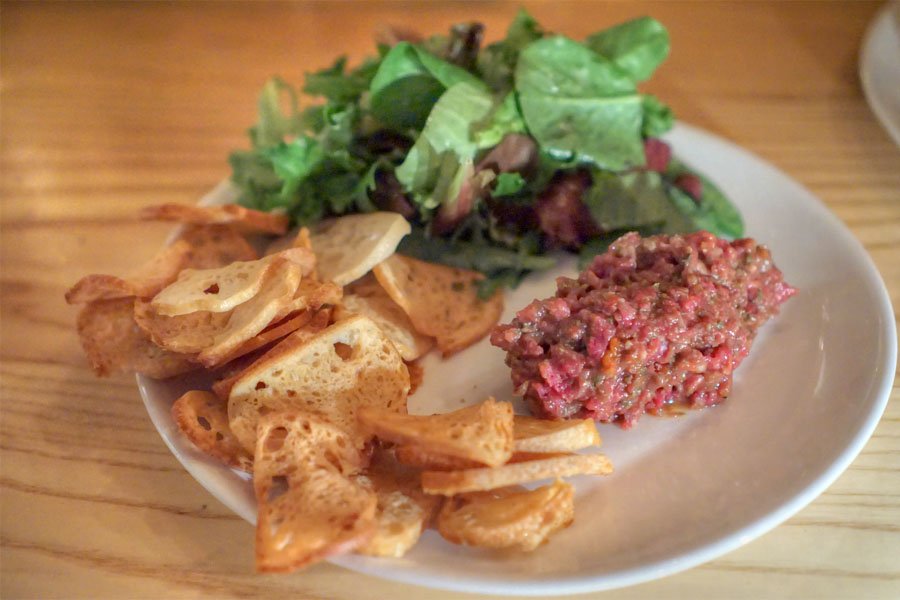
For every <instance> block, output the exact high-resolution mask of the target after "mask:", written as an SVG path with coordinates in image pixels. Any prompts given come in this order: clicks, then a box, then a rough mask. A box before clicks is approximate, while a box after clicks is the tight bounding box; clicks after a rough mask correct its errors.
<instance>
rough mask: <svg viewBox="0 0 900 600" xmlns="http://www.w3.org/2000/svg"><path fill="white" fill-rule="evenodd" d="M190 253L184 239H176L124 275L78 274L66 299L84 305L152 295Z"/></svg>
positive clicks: (184, 263)
mask: <svg viewBox="0 0 900 600" xmlns="http://www.w3.org/2000/svg"><path fill="white" fill-rule="evenodd" d="M190 255H191V246H190V244H188V243H187V242H186V241H184V240H176V241H175V243H173V244H172V245H171V246H166V247H165V248H163V249H162V250H160V251H159V252H158V253H157V254H156V256H154V257H153V258H151V259H150V260H149V261H148V262H146V263H145V264H143V265H142V266H141V267H139V268H138V269H136V270H135V271H133V272H132V273H131V274H129V275H126V276H125V277H116V276H115V275H88V276H86V277H82V278H81V279H80V280H79V281H78V282H77V283H76V284H75V285H74V286H72V288H71V289H70V290H69V291H67V292H66V302H68V303H69V304H84V303H87V302H93V301H94V300H110V299H112V298H129V297H137V298H152V297H153V296H155V295H156V294H157V293H159V291H160V290H162V289H163V288H165V287H166V286H167V285H169V284H170V283H172V282H173V281H175V279H176V278H177V277H178V273H179V272H180V271H181V270H182V269H183V268H184V267H185V266H186V265H187V263H188V259H189V257H190Z"/></svg>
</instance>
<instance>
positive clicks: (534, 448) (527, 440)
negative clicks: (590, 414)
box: [513, 415, 600, 452]
mask: <svg viewBox="0 0 900 600" xmlns="http://www.w3.org/2000/svg"><path fill="white" fill-rule="evenodd" d="M599 445H600V435H599V434H598V433H597V425H596V424H595V423H594V420H593V419H568V420H565V421H548V420H547V419H538V418H536V417H526V416H523V415H516V416H515V417H514V420H513V449H514V450H515V451H516V452H574V451H576V450H581V449H582V448H587V447H588V446H599Z"/></svg>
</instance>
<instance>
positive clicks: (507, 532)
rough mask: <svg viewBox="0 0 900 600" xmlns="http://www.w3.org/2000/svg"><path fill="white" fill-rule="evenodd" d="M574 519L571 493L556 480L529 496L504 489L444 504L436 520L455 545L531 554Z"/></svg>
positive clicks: (573, 498) (566, 484)
mask: <svg viewBox="0 0 900 600" xmlns="http://www.w3.org/2000/svg"><path fill="white" fill-rule="evenodd" d="M574 518H575V491H574V489H573V488H572V486H571V485H569V484H568V483H564V482H562V481H560V480H558V479H557V480H556V481H555V482H554V483H553V484H551V485H545V486H543V487H539V488H537V489H534V490H531V491H527V490H525V491H517V490H514V489H509V488H502V489H498V490H494V491H492V492H472V493H469V494H460V495H458V496H454V497H453V498H450V499H448V500H447V501H446V502H445V503H444V506H443V508H441V512H440V515H439V516H438V522H437V529H438V532H440V534H441V536H442V537H443V538H444V539H445V540H447V541H449V542H452V543H454V544H465V545H467V546H480V547H483V548H516V549H519V550H524V551H530V550H534V549H535V548H537V547H538V546H540V545H541V544H542V543H544V542H545V541H547V538H548V537H549V536H550V534H552V533H553V532H555V531H558V530H560V529H562V528H564V527H566V526H568V525H569V524H571V523H572V520H573V519H574Z"/></svg>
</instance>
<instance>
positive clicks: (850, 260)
mask: <svg viewBox="0 0 900 600" xmlns="http://www.w3.org/2000/svg"><path fill="white" fill-rule="evenodd" d="M669 139H670V141H671V142H672V144H673V145H674V147H675V150H676V152H677V154H678V155H679V156H681V157H682V158H683V159H684V160H685V161H686V162H688V163H690V164H692V165H696V166H702V170H703V172H705V173H708V174H710V175H712V176H713V178H714V179H715V180H716V181H717V182H718V183H719V184H720V185H721V186H722V188H723V189H724V191H725V192H726V193H727V194H728V195H729V197H731V198H732V199H733V200H734V202H735V203H736V204H737V206H738V207H739V208H740V210H741V212H742V213H743V216H744V219H745V220H746V231H747V234H748V235H751V236H754V237H756V238H757V239H758V240H759V241H760V242H763V243H765V244H767V245H768V246H769V247H770V249H771V250H772V253H773V256H774V257H775V261H776V263H777V264H778V266H779V267H780V268H781V269H782V270H783V271H784V273H785V276H786V279H787V281H788V282H790V283H791V284H792V285H794V286H795V287H797V288H798V289H799V290H800V293H799V294H798V295H796V296H794V297H793V298H791V299H790V300H789V301H788V302H787V303H786V304H785V305H784V306H783V310H782V313H781V315H780V316H778V317H777V318H775V319H774V320H773V321H771V322H769V323H768V324H766V325H765V326H764V327H763V329H762V330H761V332H760V335H759V337H758V339H757V341H756V343H755V345H754V347H753V351H752V352H751V354H750V357H749V358H748V359H747V360H746V361H745V362H744V363H743V364H742V365H741V366H740V368H739V369H738V371H737V381H736V382H735V385H734V392H733V394H732V396H731V397H730V398H729V399H728V401H727V402H725V403H723V404H722V405H720V406H717V407H715V408H712V409H708V410H705V411H700V412H696V413H691V414H690V415H687V416H685V417H680V418H677V419H665V418H662V419H660V418H653V417H645V418H644V419H642V420H641V421H640V422H639V423H638V425H637V426H636V427H635V428H634V429H632V430H630V431H621V430H619V429H618V428H616V427H614V426H600V433H601V436H602V437H603V439H604V445H603V448H602V450H603V452H604V453H605V454H606V455H607V456H609V458H610V459H611V460H612V462H613V464H614V465H615V467H616V472H615V473H614V474H613V475H611V476H609V477H596V478H593V477H578V478H574V480H573V481H574V483H575V485H576V489H577V501H576V518H575V522H574V524H573V525H572V526H571V527H569V528H568V529H566V530H564V531H562V532H560V533H558V534H557V535H556V536H555V537H553V538H552V539H551V540H550V542H549V543H547V544H546V545H545V546H543V547H541V548H539V549H538V550H537V551H535V552H533V553H531V554H527V555H516V556H512V557H511V556H501V555H498V554H493V553H490V552H485V551H479V550H475V549H471V548H460V547H457V546H453V545H451V544H449V543H446V542H444V541H443V540H442V539H441V538H440V537H439V536H438V535H437V534H436V533H435V532H433V531H428V532H426V534H425V535H424V536H423V539H422V541H421V542H420V543H419V544H418V545H417V546H416V547H415V548H414V549H413V550H412V551H411V552H410V553H409V554H408V555H407V556H405V557H403V558H399V559H380V558H371V557H365V556H358V555H350V556H344V557H340V558H338V559H336V560H335V561H334V562H335V563H337V564H339V565H343V566H345V567H347V568H350V569H353V570H356V571H361V572H364V573H369V574H372V575H377V576H380V577H385V578H388V579H393V580H397V581H404V582H409V583H414V584H418V585H423V586H430V587H436V588H445V589H455V590H465V591H471V592H481V593H497V594H529V595H540V594H562V593H575V592H586V591H592V590H600V589H606V588H614V587H620V586H625V585H630V584H633V583H638V582H641V581H646V580H649V579H655V578H658V577H662V576H664V575H668V574H670V573H674V572H677V571H680V570H683V569H687V568H689V567H692V566H694V565H697V564H700V563H702V562H705V561H708V560H711V559H713V558H715V557H717V556H719V555H721V554H724V553H726V552H728V551H730V550H733V549H734V548H737V547H738V546H740V545H742V544H744V543H746V542H748V541H749V540H751V539H753V538H755V537H757V536H759V535H761V534H763V533H764V532H766V531H768V530H769V529H771V528H773V527H775V526H776V525H778V524H779V523H781V522H782V521H784V520H785V519H787V518H788V517H790V516H791V515H793V514H794V513H796V512H797V511H799V510H800V509H801V508H803V507H804V506H805V505H806V504H807V503H809V502H810V501H811V500H812V499H813V498H815V497H816V496H817V495H819V494H820V493H821V492H822V491H823V490H824V489H825V488H827V487H828V486H829V484H831V483H832V482H833V481H834V480H835V479H836V478H837V476H838V475H839V474H840V473H841V472H842V471H843V470H844V469H845V468H847V466H848V465H849V464H850V462H851V461H852V460H853V458H854V457H855V456H856V455H857V453H858V452H859V451H860V450H861V449H862V447H863V445H864V444H865V442H866V440H867V439H868V438H869V435H870V434H871V433H872V430H873V429H874V428H875V425H876V423H877V422H878V419H879V418H880V416H881V414H882V412H883V410H884V407H885V404H886V403H887V399H888V394H889V391H890V386H891V382H892V381H893V375H894V369H895V365H896V356H897V340H896V332H895V325H894V317H893V311H892V309H891V306H890V300H889V299H888V295H887V292H886V291H885V288H884V284H883V283H882V281H881V279H880V277H879V275H878V272H877V271H876V269H875V267H874V265H873V264H872V262H871V261H870V259H869V257H868V256H867V254H866V252H865V250H864V249H863V248H862V246H861V245H860V244H859V242H858V241H857V240H856V239H854V238H853V236H852V235H851V234H850V232H849V231H848V230H847V229H846V228H845V227H844V226H843V225H842V224H841V222H840V221H839V220H838V219H837V218H836V217H835V216H834V215H832V214H831V213H830V212H828V210H827V209H826V208H825V207H824V206H823V205H822V204H821V203H820V202H819V201H818V200H817V199H816V198H815V197H814V196H812V195H811V194H810V193H809V192H808V191H806V190H805V189H804V188H802V187H801V186H800V185H799V184H797V183H796V182H794V181H792V180H791V179H789V178H788V177H787V176H785V175H784V174H782V173H781V172H779V171H778V170H776V169H775V168H773V167H772V166H771V165H768V164H766V163H764V162H763V161H761V160H760V159H758V158H756V157H755V156H753V155H751V154H749V153H748V152H746V151H744V150H742V149H741V148H739V147H737V146H735V145H733V144H730V143H728V142H726V141H724V140H721V139H719V138H716V137H714V136H712V135H710V134H707V133H704V132H702V131H699V130H697V129H694V128H691V127H688V126H685V125H678V126H677V127H676V128H675V129H674V130H673V132H672V133H671V135H670V136H669ZM227 193H228V191H227V189H226V188H220V189H218V190H217V191H215V193H214V194H213V196H214V199H220V197H221V195H222V194H227ZM568 268H572V267H571V264H570V265H569V266H568ZM555 275H556V273H545V274H543V275H540V276H533V277H532V278H530V279H529V280H527V281H526V282H525V283H524V284H523V285H522V286H521V287H520V288H519V289H518V290H517V291H515V292H513V293H511V294H509V295H508V297H507V301H506V310H505V313H504V316H503V318H504V320H508V319H509V318H511V316H512V314H513V312H514V310H515V309H516V308H517V307H521V306H524V305H525V304H526V303H527V302H529V301H530V300H531V299H533V298H534V297H536V296H539V297H545V296H548V295H550V294H551V293H552V292H553V291H554V289H555V287H554V282H553V279H554V276H555ZM138 381H139V386H140V389H141V393H142V395H143V397H144V401H145V403H146V405H147V410H148V412H149V413H150V417H151V418H152V419H153V422H154V424H155V425H156V427H157V428H158V429H159V431H160V434H161V435H162V437H163V439H164V440H165V441H166V443H167V444H168V446H169V447H170V448H171V449H172V452H173V453H174V454H175V456H176V457H177V458H178V460H180V461H181V462H182V464H184V466H185V467H186V468H187V469H188V471H190V473H191V474H192V475H193V476H194V477H195V478H196V479H197V481H199V482H200V484H201V485H203V486H204V487H206V488H207V489H208V490H209V491H210V492H211V493H212V494H213V495H214V496H216V497H217V498H218V499H219V500H221V501H222V502H223V503H225V504H226V505H227V506H228V507H230V508H231V509H232V510H234V511H235V512H236V513H238V514H239V515H241V516H242V517H243V518H245V519H247V520H248V521H253V520H254V518H255V516H254V501H253V497H252V492H251V486H250V484H249V483H248V482H247V481H246V480H245V479H244V478H242V477H241V476H239V475H237V474H236V473H235V472H233V471H231V470H229V469H226V468H223V467H220V466H219V465H218V464H216V463H215V462H214V461H212V460H209V459H207V458H206V457H205V456H203V455H201V454H200V453H198V452H197V451H196V450H195V449H194V448H193V447H192V446H191V445H190V444H189V443H188V442H186V440H185V439H184V438H182V437H181V436H180V435H179V434H178V432H177V431H176V430H175V426H174V424H173V423H172V420H171V418H170V417H169V408H170V406H171V404H172V402H173V401H174V400H175V398H176V397H177V395H178V393H179V392H180V391H182V390H185V389H187V388H188V387H189V385H190V383H189V382H179V383H175V384H173V383H164V382H156V381H152V380H149V379H142V378H139V380H138ZM510 388H511V385H510V383H509V371H508V369H507V368H506V367H505V366H504V364H503V353H502V352H501V351H499V350H497V349H495V348H492V347H491V346H490V345H489V344H488V343H487V341H483V342H481V343H480V344H478V345H476V346H474V347H472V348H470V349H468V350H466V351H465V352H463V353H461V354H459V355H457V356H455V357H453V358H451V359H450V360H446V361H441V360H439V359H437V358H436V357H433V356H431V357H429V358H428V359H427V362H426V363H425V381H424V383H423V385H422V387H421V388H420V389H419V391H417V392H416V394H415V395H414V396H413V397H411V398H410V411H411V412H425V411H446V410H448V409H450V408H455V407H459V406H460V405H461V404H463V403H474V402H477V401H481V400H482V399H484V398H485V396H487V395H489V394H490V395H494V396H495V397H497V398H498V399H508V398H511V390H510ZM300 576H302V575H300Z"/></svg>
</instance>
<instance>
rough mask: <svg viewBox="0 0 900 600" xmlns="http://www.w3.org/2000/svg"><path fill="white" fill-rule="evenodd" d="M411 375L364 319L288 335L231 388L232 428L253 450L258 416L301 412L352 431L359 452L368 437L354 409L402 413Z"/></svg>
mask: <svg viewBox="0 0 900 600" xmlns="http://www.w3.org/2000/svg"><path fill="white" fill-rule="evenodd" d="M408 392H409V373H408V371H407V370H406V365H405V364H404V363H403V360H402V359H401V358H400V356H399V355H398V354H397V351H396V350H395V349H394V346H393V344H391V343H390V340H388V339H387V338H386V337H385V336H384V334H383V333H382V332H381V330H380V329H378V326H377V325H375V323H373V322H372V321H371V320H370V319H368V318H366V317H363V316H356V317H352V318H350V319H346V320H344V321H341V322H339V323H335V324H334V325H331V326H330V327H328V328H326V329H324V330H323V331H321V332H320V333H318V334H317V335H315V336H313V337H312V338H309V337H308V336H305V335H302V336H299V337H297V338H295V337H294V334H292V335H291V336H289V337H287V338H286V339H285V340H284V341H282V342H281V343H279V344H278V345H277V346H276V347H274V348H273V349H272V350H270V351H269V352H268V353H266V355H265V356H263V357H262V358H261V359H260V360H258V361H257V362H256V363H255V364H254V365H253V366H251V367H250V368H249V369H247V370H246V371H245V372H244V373H243V374H242V375H241V377H240V379H239V380H238V381H236V382H235V383H234V385H233V387H232V388H231V396H230V398H229V402H228V417H229V420H230V424H231V430H232V431H234V433H235V435H236V436H237V438H238V439H239V440H240V441H241V443H242V444H243V445H244V447H245V448H252V447H253V446H254V445H255V439H256V425H257V422H258V421H259V417H260V415H261V414H263V413H266V412H272V411H276V410H286V409H302V410H308V411H310V412H313V413H316V414H319V415H321V416H323V417H325V418H327V419H329V420H330V421H332V422H333V423H335V424H336V425H339V426H341V427H344V428H345V429H346V430H348V431H350V432H351V434H352V436H353V438H354V442H355V443H356V445H357V447H363V446H364V445H365V442H366V440H367V439H368V435H367V434H366V433H365V432H363V431H362V430H361V428H360V427H359V426H358V424H357V416H356V415H357V411H358V410H359V409H360V408H361V407H365V406H372V407H377V408H381V409H384V410H386V411H387V412H388V413H390V412H403V413H405V412H406V396H407V393H408Z"/></svg>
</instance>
